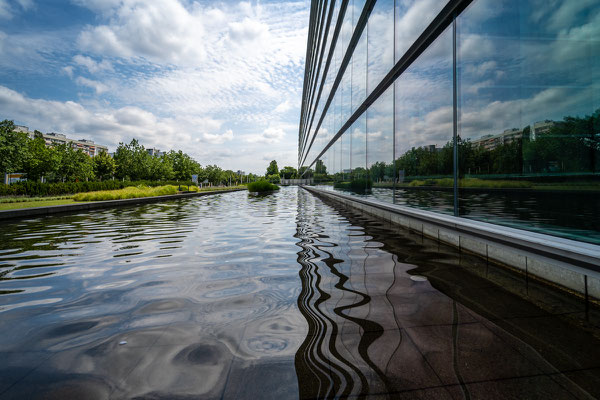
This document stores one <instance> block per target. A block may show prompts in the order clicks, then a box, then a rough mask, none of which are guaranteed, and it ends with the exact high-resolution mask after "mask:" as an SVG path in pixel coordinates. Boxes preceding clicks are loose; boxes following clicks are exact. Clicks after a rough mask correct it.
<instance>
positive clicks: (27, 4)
mask: <svg viewBox="0 0 600 400" xmlns="http://www.w3.org/2000/svg"><path fill="white" fill-rule="evenodd" d="M17 3H19V5H20V6H21V8H22V9H23V10H29V9H30V8H33V6H34V4H33V0H17Z"/></svg>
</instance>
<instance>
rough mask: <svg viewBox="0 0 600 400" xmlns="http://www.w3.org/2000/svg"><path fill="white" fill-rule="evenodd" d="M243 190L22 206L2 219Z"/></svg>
mask: <svg viewBox="0 0 600 400" xmlns="http://www.w3.org/2000/svg"><path fill="white" fill-rule="evenodd" d="M242 190H246V189H229V190H215V191H210V192H198V193H183V194H172V195H168V196H154V197H139V198H136V199H123V200H107V201H90V202H85V203H76V204H64V205H58V206H47V207H31V208H20V209H17V210H4V211H0V220H7V219H14V218H28V217H39V216H44V215H52V214H59V213H69V212H78V211H88V210H98V209H102V208H113V207H122V206H131V205H136V204H146V203H158V202H161V201H165V200H178V199H187V198H190V197H200V196H209V195H213V194H221V193H231V192H239V191H242Z"/></svg>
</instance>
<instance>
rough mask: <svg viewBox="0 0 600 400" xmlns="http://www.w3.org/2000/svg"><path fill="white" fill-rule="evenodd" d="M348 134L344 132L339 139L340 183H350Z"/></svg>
mask: <svg viewBox="0 0 600 400" xmlns="http://www.w3.org/2000/svg"><path fill="white" fill-rule="evenodd" d="M350 151H351V147H350V132H349V131H346V132H344V134H343V135H342V137H341V149H340V153H341V173H342V176H341V178H342V181H344V182H346V181H350V172H351V169H350Z"/></svg>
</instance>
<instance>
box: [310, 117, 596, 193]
mask: <svg viewBox="0 0 600 400" xmlns="http://www.w3.org/2000/svg"><path fill="white" fill-rule="evenodd" d="M457 146H458V173H459V177H461V178H462V177H464V176H485V175H488V176H490V177H493V176H494V175H521V174H540V175H543V174H551V173H559V174H560V173H570V174H572V173H576V174H577V173H590V172H591V173H598V172H600V109H598V110H596V112H594V113H593V114H592V115H588V116H585V117H570V116H567V117H565V118H564V119H563V121H557V122H555V124H554V126H553V127H552V128H550V129H549V130H548V131H546V132H542V133H537V135H536V136H535V137H533V135H532V132H531V127H529V126H528V127H525V128H524V129H523V133H522V137H521V138H519V139H515V140H513V141H512V142H510V143H504V144H499V145H497V146H495V147H494V148H493V149H486V148H484V147H482V146H479V145H476V144H473V143H471V142H470V141H469V140H468V139H467V140H463V139H461V138H460V137H458V138H457ZM453 151H454V149H453V143H452V141H449V142H447V143H446V144H445V145H444V146H443V147H442V148H441V149H435V150H434V151H432V150H430V149H428V148H423V147H418V148H412V149H411V150H408V151H406V152H405V153H404V154H402V155H401V156H400V157H398V158H396V160H394V161H393V162H389V163H386V162H383V161H378V162H376V163H374V164H373V165H371V166H370V168H368V170H367V169H365V168H360V167H359V168H354V169H353V170H352V172H349V171H347V172H346V173H344V172H338V173H335V174H331V175H329V174H327V169H326V168H325V166H324V165H323V162H322V161H321V160H318V161H317V163H316V164H315V174H314V178H315V181H326V180H330V181H331V180H333V181H351V180H353V179H362V178H364V177H365V176H368V177H370V179H372V181H373V182H385V181H392V180H393V179H394V178H396V179H398V175H400V173H401V171H403V173H404V177H405V178H407V179H409V180H410V179H419V178H422V177H444V176H446V177H451V176H452V174H453V166H454V162H453Z"/></svg>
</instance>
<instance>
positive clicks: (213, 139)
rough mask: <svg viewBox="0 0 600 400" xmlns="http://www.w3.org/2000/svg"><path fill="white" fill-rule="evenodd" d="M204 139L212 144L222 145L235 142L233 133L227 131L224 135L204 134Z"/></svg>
mask: <svg viewBox="0 0 600 400" xmlns="http://www.w3.org/2000/svg"><path fill="white" fill-rule="evenodd" d="M202 137H203V138H204V140H205V141H207V142H209V143H212V144H222V143H225V142H228V141H230V140H233V131H232V130H231V129H227V130H226V131H225V132H224V133H206V132H205V133H203V134H202Z"/></svg>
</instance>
